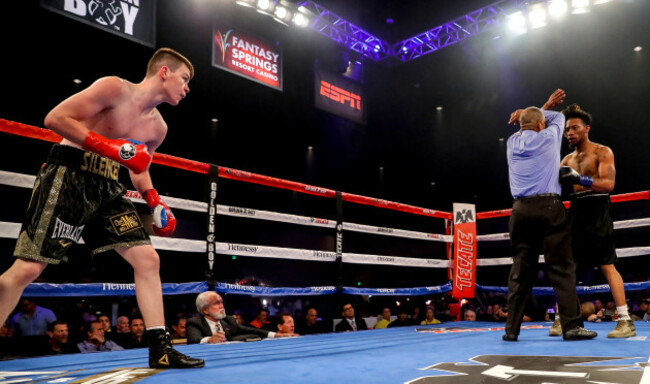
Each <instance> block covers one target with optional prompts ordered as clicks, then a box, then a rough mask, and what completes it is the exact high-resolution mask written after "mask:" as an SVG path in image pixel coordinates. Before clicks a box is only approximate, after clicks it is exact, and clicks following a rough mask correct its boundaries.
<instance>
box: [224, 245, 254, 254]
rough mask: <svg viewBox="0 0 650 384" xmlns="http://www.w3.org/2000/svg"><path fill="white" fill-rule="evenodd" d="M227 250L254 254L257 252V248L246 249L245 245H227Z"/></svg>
mask: <svg viewBox="0 0 650 384" xmlns="http://www.w3.org/2000/svg"><path fill="white" fill-rule="evenodd" d="M228 250H229V251H240V252H248V253H255V252H257V247H247V246H245V245H237V244H228Z"/></svg>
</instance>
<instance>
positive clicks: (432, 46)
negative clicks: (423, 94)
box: [392, 0, 528, 61]
mask: <svg viewBox="0 0 650 384" xmlns="http://www.w3.org/2000/svg"><path fill="white" fill-rule="evenodd" d="M527 3H528V2H527V1H525V0H501V1H498V2H496V3H493V4H490V5H488V6H485V7H483V8H481V9H478V10H476V11H473V12H471V13H469V14H467V15H465V16H461V17H459V18H457V19H455V20H452V21H450V22H447V23H445V24H442V25H439V26H437V27H435V28H433V29H430V30H428V31H425V32H422V33H419V34H417V35H415V36H413V37H410V38H408V39H406V40H402V41H400V42H397V43H395V44H393V51H392V56H393V57H395V58H397V59H399V60H401V61H409V60H413V59H416V58H418V57H420V56H423V55H426V54H428V53H431V52H435V51H437V50H439V49H442V48H445V47H448V46H450V45H453V44H456V43H459V42H461V41H463V40H466V39H468V38H470V37H472V36H475V35H478V34H479V33H482V32H484V31H486V30H487V29H488V28H491V27H492V26H494V25H498V24H501V23H502V22H503V21H505V20H506V18H507V16H508V14H510V13H512V12H513V11H515V10H517V9H520V8H523V7H524V6H525V5H526V4H527Z"/></svg>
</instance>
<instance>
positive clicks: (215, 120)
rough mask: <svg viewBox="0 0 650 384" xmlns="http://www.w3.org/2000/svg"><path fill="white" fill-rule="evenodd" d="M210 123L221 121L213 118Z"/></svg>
mask: <svg viewBox="0 0 650 384" xmlns="http://www.w3.org/2000/svg"><path fill="white" fill-rule="evenodd" d="M210 121H211V122H213V123H216V122H217V121H219V119H217V118H212V119H210Z"/></svg>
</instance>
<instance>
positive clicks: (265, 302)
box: [262, 299, 268, 307]
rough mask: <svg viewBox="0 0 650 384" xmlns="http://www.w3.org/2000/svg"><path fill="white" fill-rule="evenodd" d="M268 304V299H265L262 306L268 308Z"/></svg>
mask: <svg viewBox="0 0 650 384" xmlns="http://www.w3.org/2000/svg"><path fill="white" fill-rule="evenodd" d="M266 304H268V301H266V299H263V300H262V305H263V306H265V307H266Z"/></svg>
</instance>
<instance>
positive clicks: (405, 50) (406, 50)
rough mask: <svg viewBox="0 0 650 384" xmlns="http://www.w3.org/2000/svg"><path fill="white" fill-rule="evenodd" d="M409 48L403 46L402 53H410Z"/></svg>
mask: <svg viewBox="0 0 650 384" xmlns="http://www.w3.org/2000/svg"><path fill="white" fill-rule="evenodd" d="M408 51H409V49H408V48H407V47H406V45H405V46H403V47H402V53H408Z"/></svg>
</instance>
